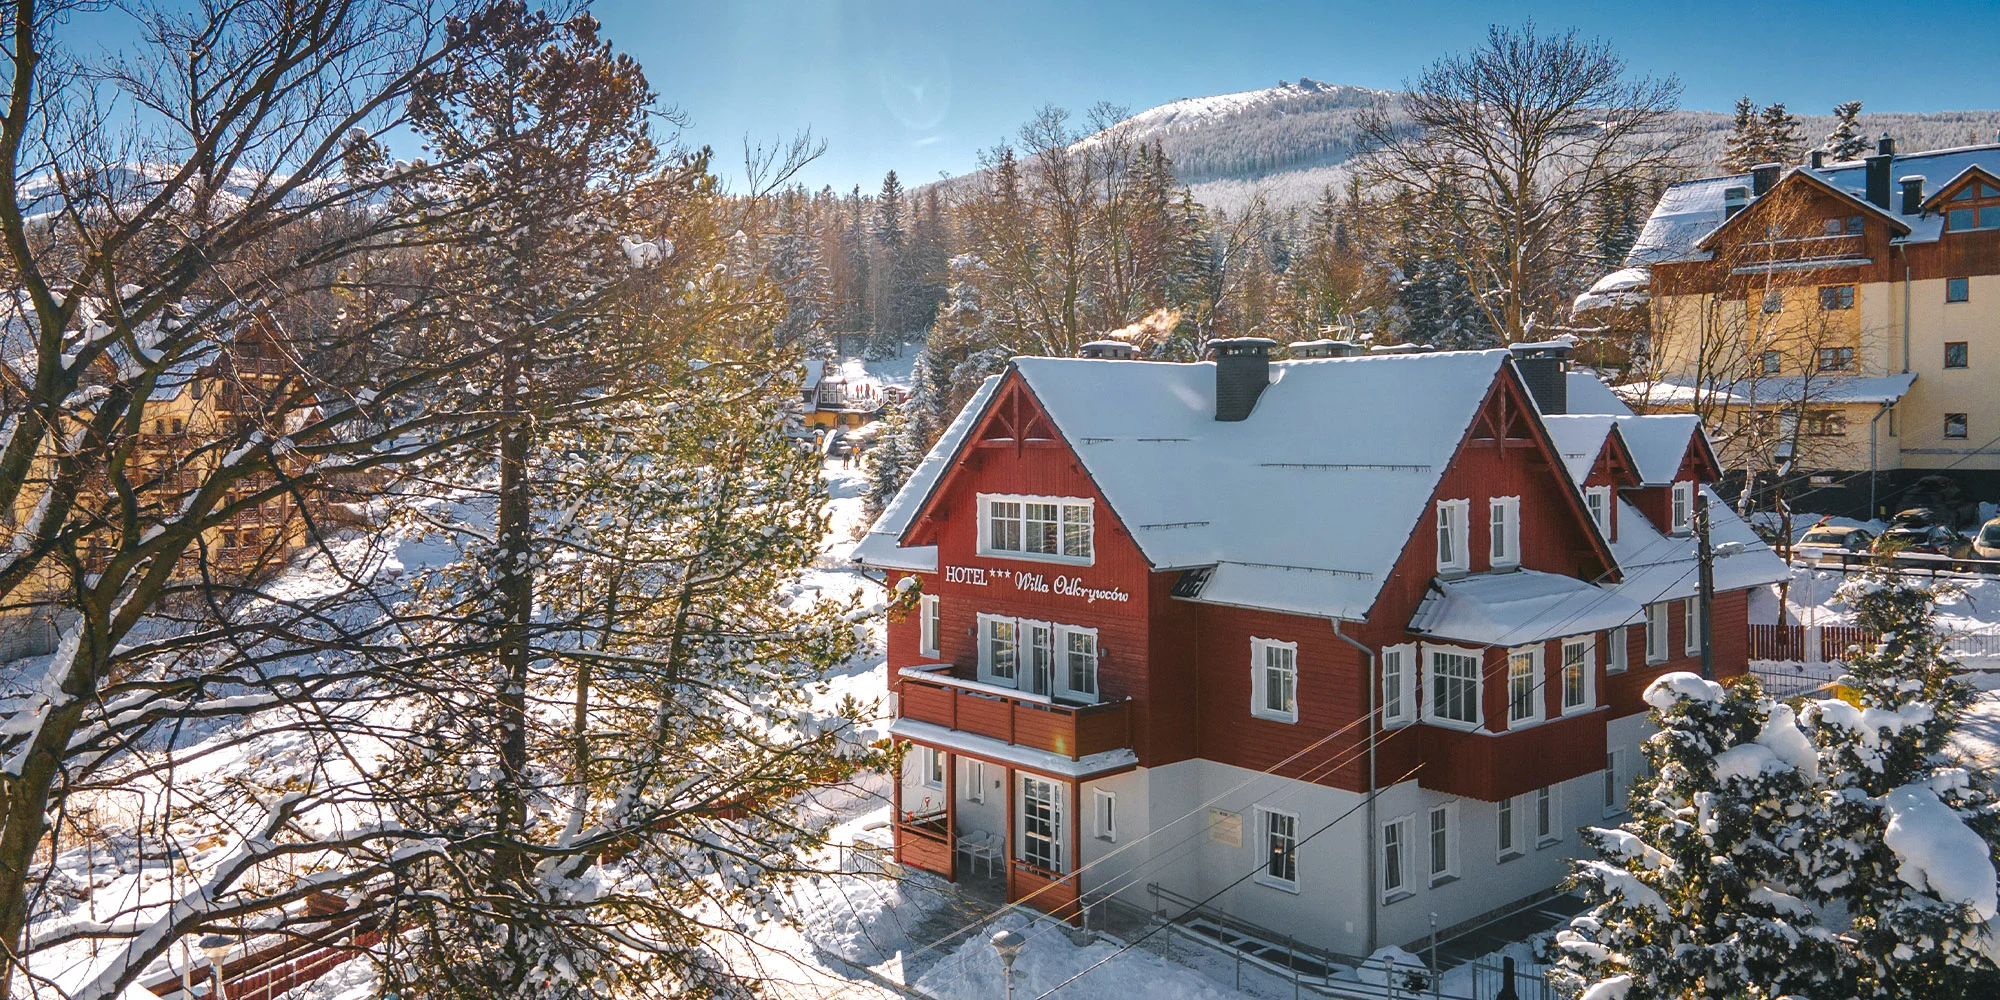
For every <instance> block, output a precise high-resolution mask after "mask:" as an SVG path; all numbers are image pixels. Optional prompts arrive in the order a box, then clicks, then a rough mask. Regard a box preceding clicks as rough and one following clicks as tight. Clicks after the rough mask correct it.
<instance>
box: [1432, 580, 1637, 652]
mask: <svg viewBox="0 0 2000 1000" xmlns="http://www.w3.org/2000/svg"><path fill="white" fill-rule="evenodd" d="M1645 613H1646V611H1645V609H1644V608H1643V607H1640V606H1639V605H1637V604H1635V603H1633V602H1632V599H1631V598H1629V597H1627V596H1625V595H1623V594H1621V593H1618V592H1617V591H1615V590H1608V589H1605V588H1602V587H1597V586H1593V585H1592V584H1589V583H1586V582H1584V581H1582V580H1578V579H1576V578H1574V577H1568V576H1560V575H1557V574H1555V573H1542V572H1537V571H1535V570H1515V571H1512V572H1505V573H1479V574H1475V575H1473V576H1467V577H1462V578H1460V579H1457V580H1436V581H1433V582H1432V583H1431V589H1430V592H1429V593H1427V594H1425V595H1424V599H1423V602H1422V603H1421V604H1419V605H1417V612H1416V614H1414V615H1412V616H1410V631H1411V632H1415V633H1418V634H1420V635H1429V636H1433V637H1435V638H1439V639H1450V640H1454V641H1457V642H1470V643H1477V644H1479V645H1482V646H1520V645H1525V644H1527V643H1533V642H1543V641H1545V640H1548V639H1555V638H1559V637H1561V636H1566V635H1583V634H1586V633H1590V632H1599V631H1603V630H1604V629H1610V628H1617V627H1618V626H1620V625H1624V624H1626V623H1628V622H1632V621H1635V620H1637V619H1639V618H1642V617H1644V616H1645Z"/></svg>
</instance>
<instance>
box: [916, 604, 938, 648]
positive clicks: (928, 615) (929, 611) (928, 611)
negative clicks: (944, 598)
mask: <svg viewBox="0 0 2000 1000" xmlns="http://www.w3.org/2000/svg"><path fill="white" fill-rule="evenodd" d="M938 622H939V618H938V599H937V595H936V594H925V595H923V596H922V597H919V598H917V652H918V654H919V655H922V656H937V655H938V631H939V630H938Z"/></svg>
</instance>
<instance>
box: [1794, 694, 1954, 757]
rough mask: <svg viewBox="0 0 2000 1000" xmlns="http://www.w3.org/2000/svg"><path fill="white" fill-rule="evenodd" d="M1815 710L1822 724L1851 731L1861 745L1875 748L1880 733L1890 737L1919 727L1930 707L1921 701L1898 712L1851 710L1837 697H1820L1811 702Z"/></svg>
mask: <svg viewBox="0 0 2000 1000" xmlns="http://www.w3.org/2000/svg"><path fill="white" fill-rule="evenodd" d="M1812 704H1813V706H1814V707H1815V708H1816V709H1817V710H1818V714H1819V718H1820V720H1821V721H1822V722H1830V723H1832V724H1834V725H1836V726H1839V727H1841V728H1843V729H1847V730H1851V731H1853V732H1854V733H1855V734H1857V735H1858V736H1859V737H1860V738H1861V745H1862V746H1866V747H1877V746H1881V745H1882V731H1883V730H1885V729H1886V730H1888V731H1889V734H1890V735H1891V736H1894V735H1896V734H1898V733H1901V732H1902V731H1903V730H1904V729H1906V728H1909V727H1911V726H1921V725H1923V724H1925V723H1927V722H1929V721H1931V717H1932V715H1933V713H1932V711H1931V707H1930V706H1929V705H1926V704H1924V703H1922V702H1914V703H1911V704H1908V705H1905V706H1903V707H1902V708H1899V709H1894V710H1891V709H1886V708H1865V709H1864V708H1855V707H1854V706H1853V705H1850V704H1848V703H1846V702H1844V701H1841V700H1840V699H1838V698H1824V699H1821V700H1819V701H1815V702H1813V703H1812Z"/></svg>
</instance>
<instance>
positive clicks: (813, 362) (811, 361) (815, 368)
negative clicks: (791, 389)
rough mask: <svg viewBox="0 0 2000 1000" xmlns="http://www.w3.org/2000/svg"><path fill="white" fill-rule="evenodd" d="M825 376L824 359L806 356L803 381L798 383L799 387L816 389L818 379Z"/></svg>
mask: <svg viewBox="0 0 2000 1000" xmlns="http://www.w3.org/2000/svg"><path fill="white" fill-rule="evenodd" d="M825 376H826V360H825V359H823V358H807V359H806V377H805V381H804V382H802V383H800V384H799V388H801V389H817V388H819V380H820V379H821V378H824V377H825Z"/></svg>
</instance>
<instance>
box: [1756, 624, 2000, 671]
mask: <svg viewBox="0 0 2000 1000" xmlns="http://www.w3.org/2000/svg"><path fill="white" fill-rule="evenodd" d="M1875 641H1876V635H1875V633H1874V632H1871V631H1869V630H1868V629H1865V628H1862V627H1860V626H1858V625H1815V626H1810V627H1809V626H1805V625H1752V626H1750V658H1751V659H1753V660H1784V661H1787V662H1793V663H1844V662H1846V660H1847V651H1848V650H1850V649H1852V648H1854V647H1855V646H1865V645H1868V644H1870V643H1873V642H1875ZM1944 648H1945V650H1946V651H1947V652H1950V653H1953V654H1955V655H1958V656H2000V630H1996V629H1985V630H1982V631H1978V632H1959V633H1953V634H1949V635H1946V636H1945V637H1944Z"/></svg>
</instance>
